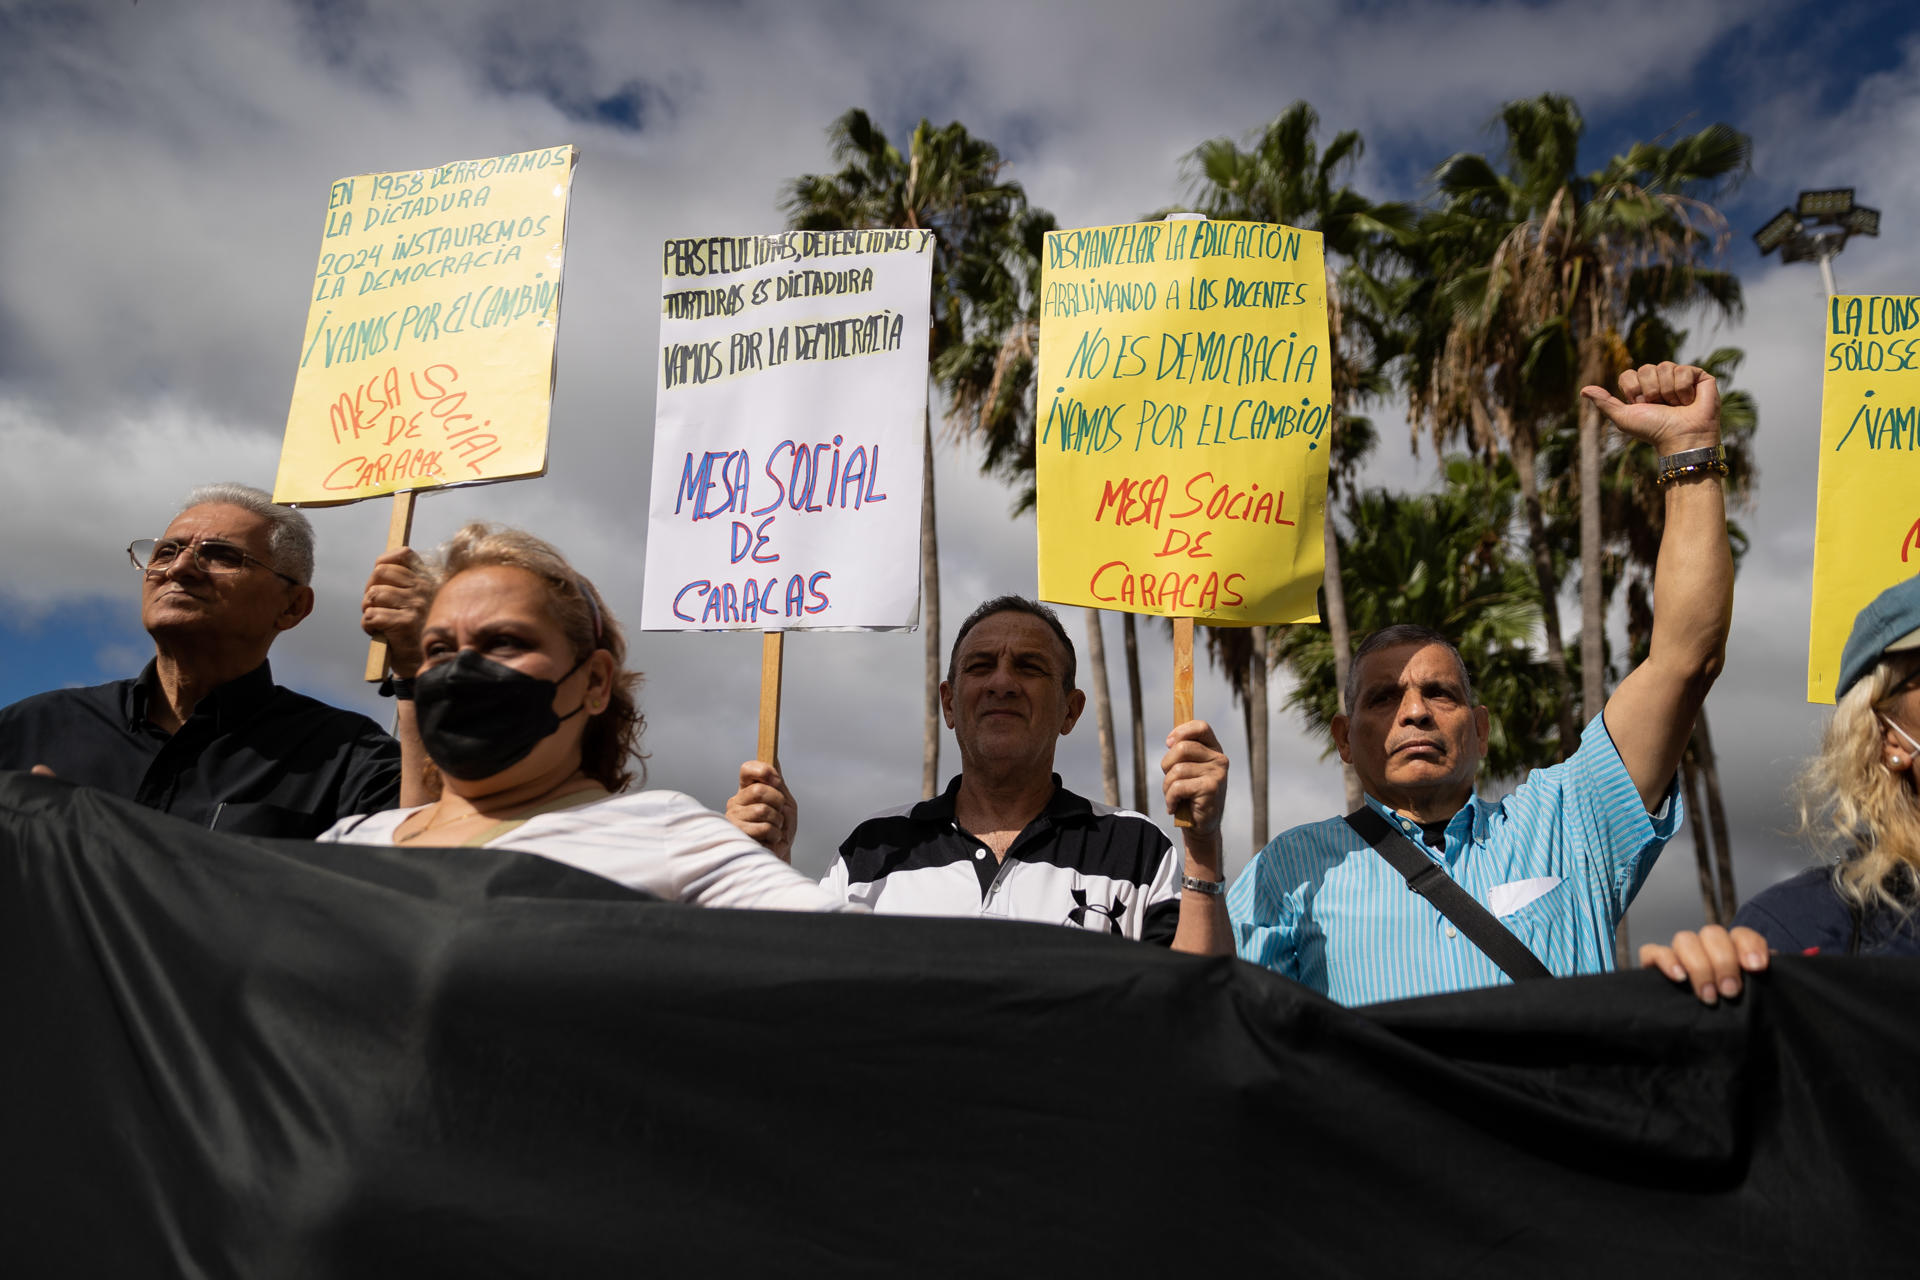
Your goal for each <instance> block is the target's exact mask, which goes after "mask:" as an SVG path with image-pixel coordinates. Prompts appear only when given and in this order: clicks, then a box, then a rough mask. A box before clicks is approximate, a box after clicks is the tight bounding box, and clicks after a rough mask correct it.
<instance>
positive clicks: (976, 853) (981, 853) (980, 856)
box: [973, 849, 987, 862]
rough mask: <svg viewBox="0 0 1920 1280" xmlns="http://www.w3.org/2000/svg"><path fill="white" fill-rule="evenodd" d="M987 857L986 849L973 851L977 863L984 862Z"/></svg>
mask: <svg viewBox="0 0 1920 1280" xmlns="http://www.w3.org/2000/svg"><path fill="white" fill-rule="evenodd" d="M986 856H987V851H986V850H985V849H975V850H974V851H973V858H974V861H975V862H979V861H982V860H984V859H985V858H986Z"/></svg>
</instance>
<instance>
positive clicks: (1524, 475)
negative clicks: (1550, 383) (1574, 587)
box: [1508, 427, 1598, 760]
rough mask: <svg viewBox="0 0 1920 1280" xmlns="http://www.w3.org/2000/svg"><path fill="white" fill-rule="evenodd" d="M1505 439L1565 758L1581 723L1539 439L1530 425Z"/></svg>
mask: <svg viewBox="0 0 1920 1280" xmlns="http://www.w3.org/2000/svg"><path fill="white" fill-rule="evenodd" d="M1508 439H1510V440H1511V441H1512V442H1513V443H1512V446H1511V450H1510V451H1511V454H1512V456H1513V470H1514V474H1515V475H1516V476H1518V477H1519V480H1520V496H1521V498H1522V499H1523V500H1524V501H1525V503H1526V508H1527V541H1528V542H1530V543H1531V544H1532V547H1533V576H1534V578H1535V580H1536V581H1538V582H1539V584H1540V629H1541V630H1542V631H1543V632H1545V633H1546V634H1545V641H1546V646H1547V670H1548V672H1549V673H1550V674H1551V675H1552V676H1553V687H1554V693H1555V696H1556V699H1557V700H1558V702H1559V704H1560V758H1561V759H1562V760H1565V759H1566V758H1567V757H1568V756H1570V755H1572V754H1573V749H1574V748H1575V747H1577V746H1579V745H1580V727H1579V722H1578V721H1577V720H1575V719H1574V714H1573V678H1572V677H1571V676H1569V675H1568V674H1567V651H1566V642H1565V641H1564V640H1563V639H1561V635H1560V579H1559V576H1558V575H1556V574H1555V573H1554V571H1553V547H1552V546H1551V545H1549V544H1548V542H1547V517H1546V512H1545V510H1544V509H1543V508H1542V507H1541V505H1540V478H1539V475H1538V473H1537V471H1536V470H1535V467H1534V461H1535V458H1534V451H1535V449H1536V448H1537V447H1538V442H1537V441H1536V440H1535V439H1534V436H1533V429H1532V428H1531V427H1528V428H1527V429H1525V430H1521V431H1514V432H1511V433H1510V434H1509V436H1508ZM1595 490H1596V492H1597V491H1598V486H1595Z"/></svg>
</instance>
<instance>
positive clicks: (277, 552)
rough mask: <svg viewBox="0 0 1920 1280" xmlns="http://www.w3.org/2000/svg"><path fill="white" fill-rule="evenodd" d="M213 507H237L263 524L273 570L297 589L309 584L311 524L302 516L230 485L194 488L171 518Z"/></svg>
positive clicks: (266, 497)
mask: <svg viewBox="0 0 1920 1280" xmlns="http://www.w3.org/2000/svg"><path fill="white" fill-rule="evenodd" d="M214 503H219V504H220V505H222V506H228V507H239V508H240V509H241V510H243V511H250V512H252V513H253V514H254V515H256V516H259V517H260V518H261V519H262V520H265V521H266V522H267V525H268V529H267V553H268V554H269V555H270V556H271V557H272V559H273V567H274V568H275V569H278V570H279V571H280V572H281V573H284V574H286V575H287V576H288V577H289V578H292V579H294V580H295V581H297V582H299V583H300V585H301V586H306V585H307V584H308V583H310V582H312V581H313V524H312V522H311V521H309V520H308V519H307V518H306V516H304V515H302V514H301V513H300V512H298V511H295V510H294V509H293V508H292V507H283V506H281V505H280V504H279V503H277V502H275V501H274V500H273V495H272V494H270V493H267V492H266V491H265V490H262V489H256V488H254V487H253V486H252V485H250V484H235V483H233V482H231V481H228V482H225V483H221V484H203V485H200V486H198V487H197V488H195V489H194V491H193V492H192V493H189V494H188V495H187V500H186V502H184V503H183V504H181V507H180V510H179V511H176V512H175V513H174V515H175V517H176V518H178V516H179V515H180V514H181V513H182V512H186V511H190V510H192V509H193V508H194V507H204V506H209V505H212V504H214Z"/></svg>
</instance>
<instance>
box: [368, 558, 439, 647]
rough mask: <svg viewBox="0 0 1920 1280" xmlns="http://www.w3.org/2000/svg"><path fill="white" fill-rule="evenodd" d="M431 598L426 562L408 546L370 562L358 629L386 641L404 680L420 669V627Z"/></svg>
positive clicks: (431, 592) (430, 581)
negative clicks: (370, 572)
mask: <svg viewBox="0 0 1920 1280" xmlns="http://www.w3.org/2000/svg"><path fill="white" fill-rule="evenodd" d="M432 598H433V583H432V580H431V579H429V578H428V577H427V573H426V565H425V563H424V562H422V561H421V559H420V556H419V553H417V552H416V551H414V550H413V549H412V548H411V547H399V548H396V549H395V550H392V551H388V552H387V553H386V554H384V555H382V556H381V557H380V558H379V559H378V560H375V561H374V562H373V573H372V574H371V575H370V576H369V577H368V578H367V589H366V591H365V592H364V593H363V594H362V595H361V597H360V629H361V630H362V631H364V632H366V633H367V634H368V635H369V636H371V637H373V638H374V639H375V640H379V641H382V642H384V643H385V644H386V646H387V662H388V665H389V666H391V667H392V669H393V674H394V675H396V676H399V677H400V678H401V679H403V680H411V679H412V678H413V677H414V675H415V673H417V672H418V671H419V670H420V658H421V654H420V628H421V627H422V626H423V625H424V624H425V622H426V618H427V605H428V603H429V602H430V601H431V600H432Z"/></svg>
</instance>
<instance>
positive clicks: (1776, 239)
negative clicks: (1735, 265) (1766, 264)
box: [1753, 187, 1880, 296]
mask: <svg viewBox="0 0 1920 1280" xmlns="http://www.w3.org/2000/svg"><path fill="white" fill-rule="evenodd" d="M1879 234H1880V211H1879V210H1878V209H1869V208H1868V207H1867V206H1866V205H1863V204H1855V203H1854V202H1853V188H1852V187H1831V188H1828V189H1827V190H1824V191H1802V192H1801V193H1800V199H1799V200H1798V201H1797V202H1795V204H1794V206H1793V208H1791V209H1782V210H1781V211H1780V212H1778V213H1776V214H1774V215H1773V216H1772V217H1771V218H1769V219H1767V223H1766V225H1765V226H1763V227H1761V228H1760V229H1759V230H1758V231H1756V232H1754V233H1753V243H1754V245H1755V247H1757V248H1758V249H1759V250H1760V256H1761V257H1763V258H1764V257H1766V256H1767V255H1768V254H1770V253H1772V252H1773V251H1774V250H1776V249H1777V250H1779V251H1780V261H1782V262H1817V263H1819V264H1820V278H1821V279H1822V280H1824V281H1826V285H1827V294H1828V296H1832V295H1833V294H1834V293H1837V292H1838V291H1839V290H1838V288H1837V287H1836V286H1835V284H1834V283H1833V260H1834V257H1835V256H1836V255H1838V254H1839V252H1840V251H1841V250H1842V249H1844V248H1846V247H1847V238H1848V237H1849V236H1877V235H1879Z"/></svg>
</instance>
